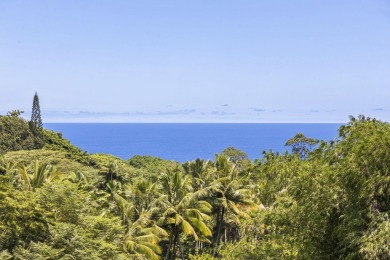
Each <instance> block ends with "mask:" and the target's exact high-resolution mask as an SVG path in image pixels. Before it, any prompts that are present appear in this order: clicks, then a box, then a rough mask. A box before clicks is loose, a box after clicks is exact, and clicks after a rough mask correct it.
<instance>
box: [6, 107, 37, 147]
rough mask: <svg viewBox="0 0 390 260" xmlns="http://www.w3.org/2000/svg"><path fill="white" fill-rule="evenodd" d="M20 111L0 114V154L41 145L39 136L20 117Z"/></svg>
mask: <svg viewBox="0 0 390 260" xmlns="http://www.w3.org/2000/svg"><path fill="white" fill-rule="evenodd" d="M21 113H23V112H22V111H19V110H14V111H11V112H9V113H8V114H7V115H5V116H0V154H2V153H6V152H9V151H19V150H32V149H39V148H41V147H42V145H43V142H42V139H41V137H40V136H36V135H34V133H33V132H31V130H30V127H29V124H28V122H27V121H26V120H24V119H23V118H21V117H20V114H21Z"/></svg>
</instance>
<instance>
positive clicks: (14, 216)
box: [0, 176, 49, 252]
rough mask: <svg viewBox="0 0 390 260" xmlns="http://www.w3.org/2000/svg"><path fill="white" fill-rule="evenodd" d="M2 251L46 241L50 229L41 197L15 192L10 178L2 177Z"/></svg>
mask: <svg viewBox="0 0 390 260" xmlns="http://www.w3.org/2000/svg"><path fill="white" fill-rule="evenodd" d="M0 212H1V214H0V251H2V250H9V251H10V252H11V251H12V250H13V249H14V248H15V247H16V246H18V245H28V244H29V243H30V242H32V241H35V242H38V241H44V240H45V238H47V237H48V235H49V232H48V229H49V226H48V222H47V220H46V219H45V217H44V211H43V209H42V208H41V207H40V206H39V202H38V198H37V196H36V195H35V194H34V193H32V192H28V191H23V192H21V191H18V190H14V189H13V188H12V186H11V184H10V182H9V179H8V178H7V176H0Z"/></svg>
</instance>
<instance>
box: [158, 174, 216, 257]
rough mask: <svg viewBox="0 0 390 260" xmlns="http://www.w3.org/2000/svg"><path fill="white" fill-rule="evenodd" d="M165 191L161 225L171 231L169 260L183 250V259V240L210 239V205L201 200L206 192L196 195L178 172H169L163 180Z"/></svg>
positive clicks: (202, 191)
mask: <svg viewBox="0 0 390 260" xmlns="http://www.w3.org/2000/svg"><path fill="white" fill-rule="evenodd" d="M161 182H162V187H163V190H164V192H165V195H162V199H161V206H162V208H163V213H162V217H161V218H160V221H161V224H162V225H163V226H165V227H166V228H167V230H168V231H169V245H168V249H167V252H166V257H165V258H166V259H175V257H176V254H177V249H178V248H179V249H180V252H181V257H182V259H184V251H183V246H182V243H181V241H180V239H181V238H182V237H183V238H187V237H188V236H191V237H192V238H193V239H194V240H195V241H198V240H199V236H203V237H209V236H211V234H212V233H211V230H210V229H209V227H208V225H207V224H206V221H207V220H209V219H210V216H209V215H208V213H210V212H211V205H210V204H209V203H208V202H206V201H204V200H201V199H202V197H204V196H205V195H206V192H205V191H204V190H199V191H196V192H193V189H192V186H191V179H190V176H188V175H187V176H184V174H183V173H182V172H181V171H180V170H179V169H176V170H174V171H170V170H167V172H166V173H163V174H162V176H161Z"/></svg>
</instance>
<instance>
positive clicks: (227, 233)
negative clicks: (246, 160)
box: [208, 155, 252, 247]
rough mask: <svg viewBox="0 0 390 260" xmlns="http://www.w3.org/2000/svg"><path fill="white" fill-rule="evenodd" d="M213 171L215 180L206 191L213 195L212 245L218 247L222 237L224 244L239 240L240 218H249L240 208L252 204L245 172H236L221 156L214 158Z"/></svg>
mask: <svg viewBox="0 0 390 260" xmlns="http://www.w3.org/2000/svg"><path fill="white" fill-rule="evenodd" d="M215 170H216V172H215V173H214V176H215V180H214V181H213V182H212V183H211V184H210V186H209V187H208V189H209V190H210V191H211V192H212V194H213V196H212V201H213V202H214V203H213V204H214V208H215V214H216V225H215V228H214V231H215V233H214V243H215V244H216V245H217V247H218V245H219V244H220V242H221V240H222V238H223V237H224V241H225V242H227V240H228V239H229V238H230V239H232V240H238V239H239V229H238V228H239V225H240V217H243V218H248V217H249V215H248V214H246V213H245V211H243V210H242V209H240V207H241V206H243V205H249V204H252V201H251V200H250V199H249V193H250V190H249V189H248V188H247V187H246V184H247V183H248V179H249V174H248V172H247V171H242V172H240V171H238V170H237V169H236V164H235V163H233V162H232V161H230V159H229V158H228V157H226V156H221V155H216V157H215Z"/></svg>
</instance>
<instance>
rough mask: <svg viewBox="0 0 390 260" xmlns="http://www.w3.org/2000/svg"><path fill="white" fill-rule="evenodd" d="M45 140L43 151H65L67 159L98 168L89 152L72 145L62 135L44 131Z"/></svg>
mask: <svg viewBox="0 0 390 260" xmlns="http://www.w3.org/2000/svg"><path fill="white" fill-rule="evenodd" d="M43 136H44V137H43V138H44V143H45V145H44V146H43V149H45V150H52V151H63V152H65V154H66V157H67V158H69V159H71V160H74V161H77V162H79V163H82V164H84V165H87V166H96V162H95V161H94V160H93V159H92V158H91V156H90V155H88V154H87V152H83V151H82V150H81V149H80V148H78V147H76V146H74V145H72V144H71V143H70V142H69V141H68V140H66V139H64V138H62V135H61V134H60V133H56V132H54V131H50V130H46V129H44V130H43Z"/></svg>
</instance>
